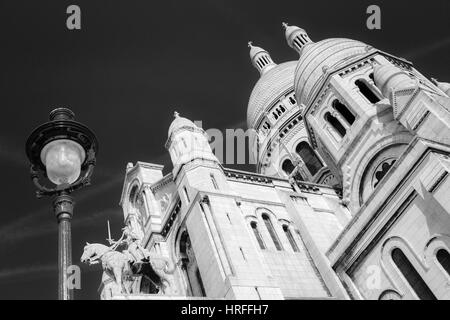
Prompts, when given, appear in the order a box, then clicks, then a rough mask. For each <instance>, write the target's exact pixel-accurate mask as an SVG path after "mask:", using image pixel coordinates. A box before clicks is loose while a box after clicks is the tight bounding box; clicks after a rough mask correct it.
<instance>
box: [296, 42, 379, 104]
mask: <svg viewBox="0 0 450 320" xmlns="http://www.w3.org/2000/svg"><path fill="white" fill-rule="evenodd" d="M370 48H371V47H369V46H368V45H366V44H364V43H362V42H360V41H356V40H350V39H326V40H322V41H319V42H315V43H311V44H309V45H307V46H305V47H304V48H303V51H302V54H301V56H300V59H299V60H298V64H297V67H296V70H295V94H296V97H297V101H298V103H299V104H300V103H302V104H304V105H308V104H309V103H311V102H312V98H313V96H314V94H315V93H317V91H318V90H319V88H320V85H321V83H322V81H323V80H324V79H325V74H326V71H327V70H328V69H332V68H335V67H337V66H339V65H340V64H342V63H345V62H348V60H349V59H354V58H357V57H360V56H364V55H366V54H368V52H370Z"/></svg>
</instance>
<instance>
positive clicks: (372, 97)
mask: <svg viewBox="0 0 450 320" xmlns="http://www.w3.org/2000/svg"><path fill="white" fill-rule="evenodd" d="M355 85H356V86H357V87H358V89H359V91H360V92H361V94H362V95H363V96H364V97H366V98H367V100H369V101H370V103H377V102H378V101H380V98H378V96H377V95H376V94H375V92H373V90H372V89H371V88H370V87H369V86H368V85H367V83H366V82H365V81H364V80H361V79H359V80H356V81H355Z"/></svg>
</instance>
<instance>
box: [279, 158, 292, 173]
mask: <svg viewBox="0 0 450 320" xmlns="http://www.w3.org/2000/svg"><path fill="white" fill-rule="evenodd" d="M281 169H282V170H283V171H284V172H285V173H286V174H287V175H290V174H291V173H292V171H294V165H293V164H292V161H291V160H290V159H286V160H284V161H283V164H282V165H281Z"/></svg>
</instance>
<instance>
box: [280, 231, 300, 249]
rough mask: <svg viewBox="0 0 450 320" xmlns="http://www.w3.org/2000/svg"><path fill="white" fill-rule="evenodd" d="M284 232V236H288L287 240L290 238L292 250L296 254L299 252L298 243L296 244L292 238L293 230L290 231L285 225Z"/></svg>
mask: <svg viewBox="0 0 450 320" xmlns="http://www.w3.org/2000/svg"><path fill="white" fill-rule="evenodd" d="M283 231H284V234H285V235H286V238H288V240H289V243H290V244H291V247H292V250H294V252H298V251H299V250H298V246H297V243H296V242H295V239H294V237H293V236H292V233H291V230H289V227H288V226H287V225H283Z"/></svg>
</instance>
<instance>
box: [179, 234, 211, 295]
mask: <svg viewBox="0 0 450 320" xmlns="http://www.w3.org/2000/svg"><path fill="white" fill-rule="evenodd" d="M180 255H181V257H180V258H181V270H182V272H183V275H184V277H185V279H186V282H187V285H188V295H190V296H194V297H205V296H206V292H205V287H204V286H203V281H202V277H201V275H200V270H199V268H198V265H197V259H196V258H195V254H194V250H193V248H192V245H191V240H190V238H189V234H188V233H187V231H184V232H183V233H182V234H181V237H180Z"/></svg>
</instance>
